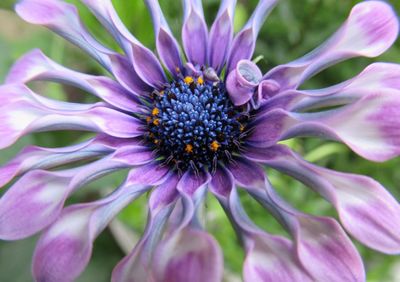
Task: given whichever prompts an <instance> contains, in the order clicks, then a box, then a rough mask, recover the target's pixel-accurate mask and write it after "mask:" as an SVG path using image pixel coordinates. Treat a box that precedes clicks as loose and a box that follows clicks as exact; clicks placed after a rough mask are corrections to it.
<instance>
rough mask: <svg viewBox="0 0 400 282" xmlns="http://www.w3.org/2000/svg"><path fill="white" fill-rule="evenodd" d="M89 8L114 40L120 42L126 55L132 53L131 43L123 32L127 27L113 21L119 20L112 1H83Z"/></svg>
mask: <svg viewBox="0 0 400 282" xmlns="http://www.w3.org/2000/svg"><path fill="white" fill-rule="evenodd" d="M81 2H82V3H84V4H85V6H86V7H87V8H89V9H90V11H91V12H92V13H93V14H94V15H95V17H96V18H97V19H98V20H99V21H100V23H101V24H102V25H103V26H104V27H105V28H106V29H107V30H108V32H109V33H110V34H111V35H112V36H113V38H114V39H115V40H116V41H117V42H118V44H119V45H120V46H121V48H122V49H123V50H124V52H125V53H126V54H130V53H131V52H132V47H131V44H130V42H129V41H128V40H127V39H126V38H125V37H124V36H123V34H122V32H121V30H122V29H123V30H126V27H125V25H123V23H122V22H121V21H113V18H117V17H118V16H117V13H116V12H115V10H114V7H113V6H112V2H111V1H110V0H102V1H97V0H81Z"/></svg>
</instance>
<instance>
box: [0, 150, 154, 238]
mask: <svg viewBox="0 0 400 282" xmlns="http://www.w3.org/2000/svg"><path fill="white" fill-rule="evenodd" d="M152 160H153V156H152V154H151V153H146V152H145V151H143V148H142V147H139V146H127V147H122V148H119V149H118V150H117V151H116V152H115V153H114V154H112V155H110V156H108V157H105V158H103V159H100V160H98V161H96V162H93V163H90V164H88V165H85V166H83V167H78V168H75V169H72V170H66V171H57V172H49V171H43V170H33V171H31V172H28V173H27V174H25V175H24V176H22V177H21V179H20V180H19V181H17V182H16V183H15V184H14V185H13V186H11V187H10V189H9V190H8V191H7V192H6V193H5V194H4V196H3V197H2V198H1V199H0V238H2V239H7V240H16V239H21V238H26V237H28V236H31V235H33V234H35V233H36V232H38V231H40V230H42V229H43V228H45V227H46V226H48V225H49V224H50V223H52V222H53V221H54V220H55V219H56V218H57V217H58V215H59V214H60V212H61V209H62V208H63V206H64V203H65V201H66V199H67V198H68V197H69V195H70V194H71V193H73V192H74V191H76V190H77V189H79V188H81V187H83V186H84V185H86V184H88V183H90V182H91V181H94V180H95V179H98V178H100V177H102V176H104V175H106V174H109V173H111V172H113V171H116V170H120V169H123V168H127V167H131V166H134V165H141V164H144V163H148V162H150V161H152ZM128 184H129V185H130V186H132V185H134V184H133V183H132V181H130V182H127V185H128ZM32 214H35V217H34V218H33V219H32Z"/></svg>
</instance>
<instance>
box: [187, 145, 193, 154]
mask: <svg viewBox="0 0 400 282" xmlns="http://www.w3.org/2000/svg"><path fill="white" fill-rule="evenodd" d="M185 152H186V153H193V146H192V145H190V144H187V145H186V147H185Z"/></svg>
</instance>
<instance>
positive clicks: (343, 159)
mask: <svg viewBox="0 0 400 282" xmlns="http://www.w3.org/2000/svg"><path fill="white" fill-rule="evenodd" d="M14 2H15V1H12V0H5V1H4V0H2V1H1V4H0V80H1V81H3V78H4V76H5V75H6V73H7V70H8V69H9V67H10V66H11V64H12V63H13V62H14V61H15V60H16V59H17V58H18V57H20V56H21V55H22V54H23V53H25V52H27V51H29V50H31V49H33V48H41V49H42V50H43V51H44V52H45V53H46V54H47V55H48V56H49V57H51V58H52V59H54V60H55V61H57V62H60V63H63V64H65V65H66V66H68V67H70V68H73V69H77V70H80V71H83V72H88V73H95V74H104V73H103V71H102V70H101V68H100V67H99V65H98V64H97V63H95V62H94V61H93V60H91V59H90V58H88V57H87V56H86V55H85V54H84V53H83V52H82V51H80V50H78V49H77V48H76V47H74V46H72V45H71V44H70V43H68V42H65V41H64V40H63V39H61V38H59V37H57V36H55V35H53V34H52V33H51V32H49V31H48V30H46V29H43V28H40V27H37V26H31V25H29V24H26V23H24V22H23V21H21V20H20V19H19V18H18V17H17V16H16V15H15V14H14V13H13V12H12V6H13V3H14ZM68 2H72V3H75V4H77V5H78V6H79V7H80V15H81V16H82V18H83V21H84V22H85V23H86V24H87V25H88V26H89V29H90V30H91V31H92V32H93V34H94V35H95V36H96V37H97V38H98V39H99V40H100V41H102V42H104V43H105V44H106V45H108V46H110V47H113V48H117V46H116V45H115V43H113V41H112V40H111V38H110V36H108V35H107V34H106V32H105V31H104V30H103V29H102V28H101V26H100V25H99V24H98V22H97V21H96V20H95V19H94V17H93V16H92V15H91V14H90V12H89V11H88V10H87V9H86V8H85V7H83V6H82V5H80V4H79V3H78V2H79V1H78V0H71V1H68ZM113 2H114V4H115V6H116V8H117V10H118V12H119V14H120V16H121V18H122V19H123V21H124V22H125V23H126V25H127V26H128V27H129V29H130V30H131V31H132V33H133V34H134V35H135V36H136V37H137V38H138V39H139V40H141V41H142V42H143V43H144V44H145V45H146V46H148V47H149V48H151V49H154V40H153V39H154V37H153V29H152V25H151V21H150V16H149V14H148V12H147V10H146V8H145V6H144V4H143V3H142V1H141V0H115V1H113ZM238 2H239V3H238V6H237V8H236V17H235V28H236V30H239V29H240V27H241V26H242V25H243V24H244V23H245V21H246V20H247V18H248V16H249V15H250V13H251V11H252V10H253V9H254V7H255V6H256V3H257V1H256V0H248V1H246V0H239V1H238ZM358 2H359V1H346V0H340V1H338V0H282V1H281V3H280V4H279V5H278V6H277V8H276V9H275V10H274V11H273V12H272V14H271V15H270V17H269V18H268V20H267V21H266V24H264V26H263V28H262V29H261V32H260V36H259V39H258V42H257V48H256V52H255V57H256V56H262V57H260V58H261V60H260V61H259V66H260V68H261V69H262V70H263V72H266V71H267V70H269V69H270V68H272V67H273V66H276V65H278V64H282V63H285V62H288V61H291V60H293V59H295V58H297V57H299V56H301V55H302V54H304V53H306V52H308V51H310V50H312V49H313V48H315V47H316V46H318V45H319V44H320V43H322V42H323V41H324V39H326V38H327V37H328V36H329V35H330V34H332V32H334V31H335V30H336V29H337V28H338V27H339V26H340V24H341V23H342V22H343V21H344V20H345V19H346V17H347V15H348V13H349V11H350V9H351V7H352V6H353V5H354V4H356V3H358ZM160 3H161V5H162V7H163V9H164V12H165V14H166V17H167V19H168V21H169V23H170V26H171V28H172V30H173V31H174V32H175V34H176V35H179V34H180V33H179V27H180V26H181V22H182V19H181V14H182V12H181V8H180V5H179V3H180V1H175V0H160ZM203 3H204V9H205V13H206V18H207V21H208V24H209V25H210V24H211V22H212V19H213V18H214V16H215V14H216V12H217V9H218V4H219V1H218V0H205V1H203ZM392 4H393V5H394V7H395V10H396V11H397V12H398V13H400V1H395V0H393V1H392ZM373 61H389V62H396V63H400V45H399V41H398V42H396V43H395V45H394V46H393V47H392V48H391V49H390V51H388V52H386V53H385V54H384V55H382V56H380V57H379V58H377V59H364V58H356V59H352V60H349V61H346V62H344V63H340V64H338V65H336V66H334V67H332V68H330V69H328V70H326V71H323V72H322V73H320V74H318V75H317V76H316V77H314V78H312V79H311V80H310V81H309V82H307V83H306V85H305V86H304V87H307V88H318V87H324V86H329V85H332V84H334V83H337V82H341V81H343V80H345V79H348V78H351V77H352V76H354V75H355V74H357V73H358V72H360V71H361V70H362V69H363V68H364V67H365V66H367V65H368V64H369V63H371V62H373ZM31 86H32V87H33V88H34V89H35V90H36V91H37V92H39V93H41V94H43V95H47V96H49V97H52V98H56V99H62V100H68V101H77V102H91V101H93V98H90V97H89V95H87V94H85V93H84V92H82V91H79V90H77V89H75V88H71V87H64V86H60V85H57V84H53V83H34V84H32V85H31ZM84 137H86V135H85V134H82V133H74V132H57V133H40V134H33V135H31V136H27V137H24V138H22V139H21V140H20V141H19V142H18V143H17V144H16V145H15V146H13V147H12V148H10V149H7V150H4V151H2V153H1V155H0V164H2V163H4V162H5V161H6V160H7V159H9V158H10V157H11V156H13V155H15V154H16V152H18V151H19V150H20V149H21V148H22V147H23V146H25V145H26V144H29V143H35V144H39V145H42V146H50V147H54V146H64V145H67V144H70V143H72V142H77V141H78V140H80V139H82V138H84ZM287 143H288V144H289V145H290V146H292V147H293V148H294V149H296V150H297V151H298V152H300V153H301V154H303V155H304V156H305V158H306V159H307V160H309V161H312V162H315V163H317V164H318V165H321V166H325V167H329V168H332V169H337V170H340V171H346V172H353V173H360V174H365V175H369V176H371V177H373V178H375V179H377V180H378V181H380V182H381V183H383V184H384V185H385V186H386V187H387V188H388V189H389V190H390V191H391V192H392V193H393V194H394V195H395V197H396V198H397V199H400V189H399V188H400V185H399V183H400V172H398V168H399V167H400V166H399V165H400V158H398V159H395V160H391V161H388V162H386V163H372V162H369V161H366V160H363V159H361V158H360V157H358V156H356V155H355V154H354V153H352V152H350V151H349V150H348V149H347V148H346V147H345V146H344V145H341V144H339V143H335V142H327V141H321V140H317V139H298V140H294V141H290V142H287ZM268 173H269V175H270V178H271V181H272V182H273V184H274V185H275V187H276V188H277V190H278V191H279V193H280V194H281V195H282V196H283V197H284V198H285V199H287V200H288V201H289V202H290V203H292V204H293V205H294V206H295V207H296V208H298V209H299V210H302V211H304V212H308V213H311V214H316V215H331V216H335V217H336V214H335V211H334V210H333V209H332V207H331V206H330V205H329V204H328V203H327V202H326V201H324V200H323V199H321V198H320V197H318V196H317V195H316V194H315V193H313V192H311V191H310V190H309V189H307V188H306V187H304V186H303V185H301V184H300V183H298V182H296V181H294V180H292V179H290V178H288V177H285V176H283V175H280V174H278V173H275V172H274V171H268ZM122 178H123V173H119V174H114V175H111V176H109V177H107V178H105V179H102V180H100V181H96V182H95V183H92V184H91V185H89V187H87V188H86V189H83V191H82V192H79V193H78V194H76V195H74V197H73V198H72V199H71V201H70V202H81V201H88V200H91V199H95V198H97V197H99V195H100V194H101V193H104V191H105V190H107V189H111V188H112V187H115V186H116V185H118V183H119V182H120V181H121V180H122ZM242 199H243V202H244V204H245V208H246V210H247V211H248V213H249V214H250V216H251V218H252V219H254V221H255V222H256V223H257V224H259V225H260V226H262V227H263V228H265V229H266V230H268V231H269V232H271V233H274V234H284V233H283V231H282V228H281V227H280V226H279V225H278V224H277V223H276V221H275V220H274V219H273V218H272V217H271V216H269V215H268V213H267V212H266V211H265V210H263V209H262V208H261V207H260V206H259V205H258V204H257V203H256V202H254V201H253V200H251V199H250V198H248V197H246V196H245V195H242ZM146 200H147V198H146V196H144V197H142V198H141V199H140V200H138V201H137V202H135V203H133V204H132V205H131V206H129V207H128V208H126V209H125V210H124V211H123V213H122V214H121V215H120V216H119V219H120V220H122V221H123V222H125V223H126V224H127V225H128V226H129V227H130V228H131V230H132V231H133V232H135V233H136V234H140V233H141V232H142V230H143V228H144V224H145V221H146ZM206 212H207V216H206V226H207V228H208V230H209V231H210V232H211V233H213V234H214V235H215V236H216V238H217V240H218V241H219V242H220V244H221V246H222V248H223V250H224V256H225V266H226V269H227V272H228V277H229V278H227V281H240V272H241V264H242V260H243V252H242V250H241V248H240V247H239V246H238V242H237V240H236V238H235V235H234V233H233V230H232V228H231V227H230V225H229V223H228V222H227V220H226V218H225V216H224V214H223V211H222V210H221V209H220V208H219V207H218V204H217V202H216V201H215V200H213V199H212V198H211V197H210V198H209V200H208V202H207V207H206ZM32 216H34V215H32ZM35 239H36V238H33V239H32V238H30V239H26V240H23V241H19V242H12V243H10V242H0V281H1V282H3V281H4V282H9V281H10V282H19V281H31V278H30V260H31V254H32V252H33V248H34V243H35ZM357 247H358V248H359V250H360V252H361V254H362V256H363V258H364V262H365V266H366V269H367V272H368V273H367V278H368V281H396V280H397V281H400V259H399V258H398V257H394V256H386V255H382V254H379V253H377V252H374V251H372V250H369V249H367V248H365V247H362V246H361V245H359V244H357ZM123 255H124V253H123V251H122V250H121V249H120V247H119V246H118V244H117V243H116V242H115V239H114V237H113V235H112V234H111V232H110V231H109V230H106V231H105V232H104V233H103V234H102V235H101V236H100V237H99V238H98V240H97V241H96V243H95V247H94V253H93V257H92V261H91V263H90V265H89V267H88V268H87V270H86V271H85V272H84V274H83V275H82V276H81V277H80V278H79V279H78V281H88V282H91V281H96V282H97V281H99V282H100V281H109V279H110V273H111V271H112V268H113V266H114V265H115V264H116V263H117V262H118V260H119V259H121V258H122V257H123ZM55 259H57V258H55ZM396 277H397V279H396Z"/></svg>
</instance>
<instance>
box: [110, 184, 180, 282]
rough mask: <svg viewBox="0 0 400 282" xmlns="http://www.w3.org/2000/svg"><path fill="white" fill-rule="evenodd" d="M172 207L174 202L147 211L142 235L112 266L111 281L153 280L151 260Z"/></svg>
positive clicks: (139, 281) (134, 281)
mask: <svg viewBox="0 0 400 282" xmlns="http://www.w3.org/2000/svg"><path fill="white" fill-rule="evenodd" d="M166 181H168V180H166ZM173 207H174V203H172V204H169V205H167V206H164V207H161V208H160V209H157V210H155V211H154V212H150V213H149V218H148V220H147V226H146V230H145V233H144V235H143V236H142V238H141V239H140V241H139V242H138V243H137V244H136V246H135V248H134V249H133V250H132V252H131V253H130V254H129V255H127V256H126V257H124V258H123V259H122V260H121V261H120V262H119V263H118V264H117V266H116V267H115V268H114V270H113V272H112V277H111V281H112V282H125V281H130V282H142V281H154V277H153V275H154V274H153V269H152V267H151V260H152V257H153V255H154V251H155V248H156V246H157V244H158V242H159V241H160V240H161V236H162V234H163V229H164V226H165V224H166V223H167V220H168V217H169V216H170V214H171V211H172V209H173Z"/></svg>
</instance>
